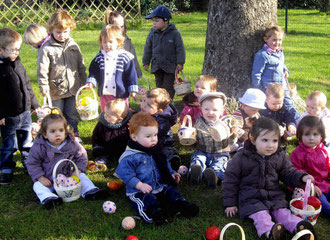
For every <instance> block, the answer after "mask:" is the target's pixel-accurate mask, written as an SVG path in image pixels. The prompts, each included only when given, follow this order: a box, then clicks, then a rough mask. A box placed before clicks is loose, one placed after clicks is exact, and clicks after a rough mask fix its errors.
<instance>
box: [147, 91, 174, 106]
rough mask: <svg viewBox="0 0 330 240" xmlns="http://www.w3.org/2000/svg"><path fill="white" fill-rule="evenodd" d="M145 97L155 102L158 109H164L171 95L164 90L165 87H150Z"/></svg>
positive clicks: (168, 103)
mask: <svg viewBox="0 0 330 240" xmlns="http://www.w3.org/2000/svg"><path fill="white" fill-rule="evenodd" d="M146 97H147V98H152V99H153V100H154V102H155V103H156V104H157V106H158V109H157V110H159V109H162V110H164V109H166V108H167V107H168V105H170V102H171V97H170V94H169V93H168V92H167V91H166V89H165V88H153V89H150V90H149V91H148V92H147V94H146Z"/></svg>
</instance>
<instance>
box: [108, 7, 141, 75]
mask: <svg viewBox="0 0 330 240" xmlns="http://www.w3.org/2000/svg"><path fill="white" fill-rule="evenodd" d="M104 21H105V25H115V26H118V27H120V28H121V30H122V31H123V35H124V37H125V40H124V49H125V50H126V51H127V52H130V53H132V54H133V56H134V63H135V70H136V73H137V76H138V78H140V77H142V71H141V68H140V65H139V61H138V58H137V56H136V52H135V48H134V46H133V43H132V40H131V39H130V38H129V37H128V36H127V34H126V32H127V26H126V21H125V17H124V15H123V14H122V13H121V12H118V11H113V10H110V9H107V10H106V11H105V18H104Z"/></svg>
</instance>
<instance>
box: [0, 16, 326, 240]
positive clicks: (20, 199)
mask: <svg viewBox="0 0 330 240" xmlns="http://www.w3.org/2000/svg"><path fill="white" fill-rule="evenodd" d="M172 22H173V23H175V24H176V26H177V28H178V29H179V30H180V32H181V34H182V37H183V40H184V44H185V47H186V53H187V61H186V64H185V67H184V73H185V75H186V77H187V78H188V79H189V80H191V81H192V82H193V83H194V82H195V79H197V77H198V76H199V75H200V74H201V71H202V67H203V59H204V46H205V32H206V25H207V13H191V14H182V15H178V16H174V19H173V21H172ZM279 24H280V25H281V26H282V27H283V28H284V11H282V10H280V11H279ZM150 28H151V22H145V23H143V24H142V27H141V28H140V29H130V30H129V31H128V36H129V37H130V38H132V41H133V44H134V46H135V49H136V51H137V55H138V58H139V62H140V64H142V60H141V59H142V54H143V46H144V42H145V39H146V36H147V34H148V32H149V30H150ZM20 30H21V31H22V29H20ZM288 30H289V32H288V34H287V36H286V38H285V39H284V42H283V48H284V53H285V56H286V65H287V67H288V68H289V69H290V71H291V73H290V82H294V83H296V84H297V85H298V91H299V93H300V95H301V96H302V97H306V96H307V95H308V94H309V93H310V92H311V91H313V90H321V91H323V92H324V93H325V94H326V95H327V97H328V98H330V91H329V90H330V86H329V84H330V83H329V76H330V66H329V52H330V51H329V50H330V46H329V17H328V16H326V15H322V14H319V13H318V12H317V11H315V10H289V25H288ZM23 31H24V30H23ZM99 32H100V30H84V31H82V30H75V31H73V33H72V37H73V38H74V39H75V40H76V42H77V43H78V44H79V46H80V48H81V50H82V53H83V56H84V60H85V64H86V66H87V69H88V66H89V63H90V62H91V60H92V59H93V57H94V56H95V54H96V53H97V52H98V49H99V46H98V43H97V39H98V36H99ZM20 56H21V58H22V61H23V64H24V66H25V67H26V69H27V71H28V74H29V76H30V78H31V82H32V85H33V88H34V91H35V93H36V95H37V97H38V99H39V102H40V103H42V98H41V95H40V93H39V89H38V84H37V80H36V56H37V52H36V51H35V50H32V49H31V47H29V46H27V45H25V44H23V45H22V52H21V54H20ZM143 74H144V75H145V76H146V77H147V78H148V79H150V80H151V86H152V87H154V86H155V83H154V80H153V79H154V77H153V76H152V75H151V74H150V73H147V72H144V73H143ZM141 83H143V82H141ZM144 85H145V86H146V84H144ZM181 99H182V97H176V98H175V104H176V105H177V107H178V108H179V109H181V108H182V102H181ZM328 106H329V105H328ZM95 124H96V120H94V121H89V122H86V121H85V122H82V121H81V122H80V123H79V130H80V134H81V137H82V139H83V141H84V146H85V148H86V149H87V151H88V154H89V156H90V157H91V151H90V150H91V135H92V131H93V128H94V126H95ZM177 128H178V126H176V127H175V128H174V131H176V129H177ZM177 147H178V149H179V151H180V155H181V156H182V159H183V163H184V164H185V165H187V166H188V165H189V159H190V155H191V153H192V152H193V149H189V148H183V147H182V146H179V145H178V146H177ZM292 148H293V147H292V146H291V148H290V149H291V150H292ZM16 158H17V159H18V158H19V154H17V155H16ZM114 168H115V163H114V164H113V166H112V168H111V169H110V171H107V172H105V173H94V174H89V177H90V178H91V179H92V180H93V181H94V182H95V184H96V185H97V186H99V187H106V182H107V181H109V180H110V179H112V178H113V177H112V173H113V171H114ZM179 190H180V192H181V193H182V194H183V195H184V196H185V197H187V199H188V200H190V201H192V202H196V203H198V205H199V206H200V214H199V216H198V217H196V218H194V219H192V220H187V219H183V218H175V219H174V221H173V222H172V223H170V224H167V225H165V226H162V227H154V226H153V225H149V224H145V223H143V222H142V221H139V222H138V223H137V226H136V228H135V229H134V230H132V231H130V232H127V231H124V230H123V229H122V228H121V227H120V224H121V221H122V219H123V218H124V217H125V216H129V215H136V213H135V212H134V211H133V209H132V208H131V207H130V205H129V203H128V201H127V200H126V199H125V197H124V196H125V190H124V189H121V190H120V191H118V192H112V194H111V197H110V198H109V200H111V201H114V202H115V203H116V204H117V211H116V213H115V214H112V215H105V214H104V213H103V210H102V204H103V201H96V202H87V201H85V200H83V199H79V200H78V201H75V202H72V203H66V204H64V205H63V206H61V207H59V208H58V209H55V210H51V211H47V210H45V209H44V208H43V207H42V206H41V205H40V204H39V202H38V199H37V197H36V196H35V194H34V192H33V190H32V182H31V179H30V177H29V176H28V175H27V174H26V173H24V171H23V169H22V166H21V164H20V163H18V168H17V171H16V173H15V178H14V182H13V184H11V185H10V186H6V187H0V212H1V218H0V239H105V238H109V239H124V238H125V237H126V236H127V235H131V234H133V235H136V236H138V237H139V239H145V240H146V239H152V240H158V239H171V240H172V239H180V240H184V239H187V240H188V239H189V240H190V239H202V235H203V233H204V232H205V230H206V229H207V228H208V227H209V226H212V225H216V226H224V225H225V224H226V223H229V222H236V223H238V224H240V225H241V226H242V227H243V228H244V230H245V233H246V236H247V239H251V240H252V239H257V234H256V231H255V228H254V226H253V224H252V222H251V221H250V220H242V219H240V218H239V217H237V216H236V217H234V218H227V217H225V214H224V209H223V206H222V199H221V187H218V189H216V190H211V189H208V188H207V187H206V184H205V183H204V184H200V185H197V186H191V185H189V184H188V183H187V181H186V179H182V182H181V184H180V185H179ZM328 226H329V218H327V217H326V216H325V215H323V214H321V216H320V218H319V219H318V223H317V225H316V230H317V232H318V234H319V239H321V240H323V239H327V238H328V236H329V235H330V229H329V227H328ZM226 239H235V240H237V239H240V237H239V232H238V231H237V230H229V233H228V235H226Z"/></svg>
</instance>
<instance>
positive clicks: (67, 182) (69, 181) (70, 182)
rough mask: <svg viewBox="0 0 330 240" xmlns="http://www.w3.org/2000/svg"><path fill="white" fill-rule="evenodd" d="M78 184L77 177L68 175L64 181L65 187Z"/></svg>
mask: <svg viewBox="0 0 330 240" xmlns="http://www.w3.org/2000/svg"><path fill="white" fill-rule="evenodd" d="M76 184H77V181H76V179H74V178H72V177H68V178H67V179H66V180H65V182H64V187H72V186H74V185H76Z"/></svg>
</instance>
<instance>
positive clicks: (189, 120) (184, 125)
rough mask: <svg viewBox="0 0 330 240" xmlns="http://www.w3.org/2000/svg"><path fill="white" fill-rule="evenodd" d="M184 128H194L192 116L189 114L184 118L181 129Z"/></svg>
mask: <svg viewBox="0 0 330 240" xmlns="http://www.w3.org/2000/svg"><path fill="white" fill-rule="evenodd" d="M187 123H188V124H187ZM183 127H189V128H192V120H191V116H190V115H189V114H187V115H185V116H184V118H183V121H182V124H181V128H183Z"/></svg>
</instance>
